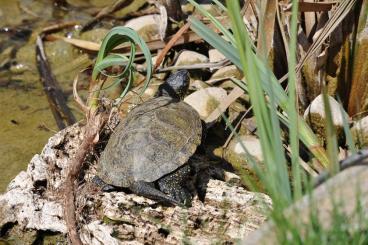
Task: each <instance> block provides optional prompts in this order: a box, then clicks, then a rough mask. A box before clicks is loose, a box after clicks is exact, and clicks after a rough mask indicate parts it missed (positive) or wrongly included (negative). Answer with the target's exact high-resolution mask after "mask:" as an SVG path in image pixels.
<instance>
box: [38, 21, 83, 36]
mask: <svg viewBox="0 0 368 245" xmlns="http://www.w3.org/2000/svg"><path fill="white" fill-rule="evenodd" d="M77 24H78V22H76V21H67V22H63V23H58V24H54V25H50V26H47V27H45V28H43V29H42V31H41V33H43V34H48V33H51V32H56V31H58V30H61V29H64V28H66V27H71V26H75V25H77Z"/></svg>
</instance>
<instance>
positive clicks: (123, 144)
mask: <svg viewBox="0 0 368 245" xmlns="http://www.w3.org/2000/svg"><path fill="white" fill-rule="evenodd" d="M201 137H202V125H201V120H200V117H199V115H198V113H197V112H196V111H195V110H194V109H193V108H192V107H191V106H190V105H188V104H186V103H185V102H183V101H180V102H172V99H171V98H169V97H158V98H154V99H151V100H149V101H147V102H145V103H143V104H142V105H139V106H137V107H135V108H134V109H133V110H132V111H131V112H130V113H129V114H128V115H127V117H126V119H125V120H124V121H122V122H121V123H120V124H119V125H118V126H117V128H116V129H115V131H114V132H113V134H112V135H111V137H110V140H109V142H108V144H107V146H106V148H105V150H104V152H103V153H102V155H101V158H100V164H99V166H100V169H99V177H100V178H101V179H102V180H104V181H105V182H106V183H108V184H112V185H115V186H121V187H129V186H130V185H131V183H132V182H134V181H146V182H153V181H156V180H158V179H159V178H161V177H163V176H164V175H166V174H169V173H171V172H173V171H174V170H176V169H177V168H179V167H180V166H182V165H183V164H185V163H186V162H187V161H188V159H189V157H190V156H192V155H193V153H194V152H195V150H196V148H197V146H198V145H199V144H200V142H201Z"/></svg>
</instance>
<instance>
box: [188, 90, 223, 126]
mask: <svg viewBox="0 0 368 245" xmlns="http://www.w3.org/2000/svg"><path fill="white" fill-rule="evenodd" d="M226 96H227V93H226V91H225V90H224V89H222V88H217V87H209V88H205V89H201V90H198V91H196V92H194V93H192V94H190V95H188V96H187V97H185V99H184V101H185V102H186V103H188V104H189V105H191V106H192V107H193V108H194V109H195V110H196V111H197V112H198V113H199V115H200V117H201V119H202V120H204V119H206V118H207V117H208V116H209V115H210V114H211V113H212V111H213V110H215V109H216V108H217V106H218V105H219V103H220V102H221V101H222V100H224V99H225V97H226Z"/></svg>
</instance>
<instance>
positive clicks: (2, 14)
mask: <svg viewBox="0 0 368 245" xmlns="http://www.w3.org/2000/svg"><path fill="white" fill-rule="evenodd" d="M112 2H114V1H110V0H104V1H97V0H89V1H87V0H84V1H82V0H70V1H60V0H59V1H57V0H55V1H50V0H37V1H36V0H33V1H32V0H17V1H16V0H0V193H1V192H3V191H5V189H6V186H7V185H8V183H9V181H10V180H11V179H12V178H14V177H15V176H16V175H17V174H18V173H19V171H21V170H25V169H26V167H27V164H28V162H29V161H30V159H31V158H32V156H33V155H34V154H36V153H39V152H40V151H41V150H42V148H43V146H44V145H45V143H46V142H47V140H48V138H49V137H50V136H51V135H53V134H54V133H55V132H57V131H59V129H58V128H57V126H56V123H55V120H54V118H53V115H52V113H51V110H50V108H49V103H48V100H47V97H46V95H45V93H44V91H43V87H42V84H41V81H40V78H39V74H38V70H37V66H36V63H35V61H36V60H35V38H36V36H37V34H38V33H39V32H40V30H41V29H42V28H45V27H48V26H50V25H52V24H55V23H63V22H67V21H71V20H72V21H76V22H77V23H85V22H87V21H88V20H90V19H91V18H92V15H93V14H95V13H96V12H98V11H99V10H100V9H101V8H102V7H104V6H106V5H107V4H111V3H112ZM110 22H111V21H110ZM110 22H106V23H103V24H100V26H99V27H101V26H102V27H104V29H102V28H99V29H97V31H95V32H93V34H92V35H91V34H88V33H85V34H84V35H85V39H90V40H93V41H97V40H100V39H101V38H102V37H103V35H104V34H105V33H106V32H107V30H108V29H109V28H111V26H112V24H113V23H110ZM94 33H95V34H96V35H97V36H96V35H94ZM57 34H58V35H63V36H72V37H77V38H78V37H79V36H78V26H77V25H75V26H71V27H70V28H67V29H63V30H62V31H61V32H59V33H57ZM44 45H45V51H46V55H47V57H48V59H49V61H50V63H51V68H52V72H53V73H54V74H55V76H56V79H57V80H58V82H59V83H60V85H61V87H62V89H63V91H64V93H65V95H66V96H67V98H68V105H69V107H70V108H71V110H72V112H73V114H74V115H75V116H76V117H77V118H78V119H81V118H82V117H83V115H82V114H81V113H80V111H79V110H78V109H77V108H76V106H75V104H74V101H73V100H72V81H73V78H74V76H75V75H76V74H77V72H78V71H79V70H81V69H83V68H85V67H87V66H89V65H90V64H92V59H91V58H93V56H90V54H86V53H83V52H82V51H81V50H78V49H76V48H73V47H72V46H71V45H70V44H67V43H64V42H62V41H56V42H45V43H44ZM82 84H83V83H82Z"/></svg>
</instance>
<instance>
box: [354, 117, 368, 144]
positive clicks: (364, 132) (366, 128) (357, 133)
mask: <svg viewBox="0 0 368 245" xmlns="http://www.w3.org/2000/svg"><path fill="white" fill-rule="evenodd" d="M351 133H352V136H353V140H354V142H355V143H356V144H358V145H359V148H363V147H367V146H368V116H366V117H363V118H362V119H360V120H358V121H356V122H354V125H353V127H352V128H351Z"/></svg>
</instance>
